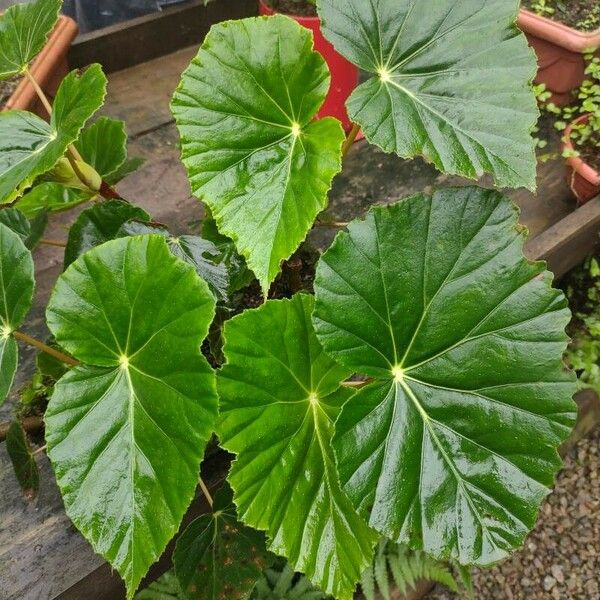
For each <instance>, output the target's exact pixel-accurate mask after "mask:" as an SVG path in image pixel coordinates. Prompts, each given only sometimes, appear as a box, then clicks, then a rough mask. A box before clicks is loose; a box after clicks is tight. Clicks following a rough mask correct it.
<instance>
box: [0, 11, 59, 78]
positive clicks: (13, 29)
mask: <svg viewBox="0 0 600 600" xmlns="http://www.w3.org/2000/svg"><path fill="white" fill-rule="evenodd" d="M61 5H62V0H33V2H29V3H20V4H15V5H14V6H10V7H9V8H8V9H7V10H6V11H5V12H3V13H2V14H0V80H3V79H9V78H11V77H13V76H14V75H18V74H20V73H23V71H24V70H25V68H26V67H27V66H28V65H29V63H30V62H31V61H32V60H33V59H34V58H35V57H36V56H37V54H38V53H39V52H40V50H41V49H42V48H43V47H44V44H45V43H46V39H47V38H48V35H49V34H50V32H51V31H52V30H53V29H54V25H55V24H56V21H57V19H58V11H59V10H60V7H61Z"/></svg>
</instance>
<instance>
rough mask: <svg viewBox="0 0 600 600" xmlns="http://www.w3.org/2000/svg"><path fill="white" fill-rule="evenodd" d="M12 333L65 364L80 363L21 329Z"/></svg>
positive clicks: (75, 365) (76, 364) (73, 364)
mask: <svg viewBox="0 0 600 600" xmlns="http://www.w3.org/2000/svg"><path fill="white" fill-rule="evenodd" d="M12 335H14V336H15V338H16V339H17V340H19V341H20V342H23V343H24V344H27V345H28V346H33V347H34V348H37V349H38V350H41V351H42V352H45V353H46V354H49V355H50V356H54V358H57V359H58V360H60V361H62V362H64V363H65V364H67V365H71V366H72V367H77V366H79V364H80V363H79V361H78V360H75V359H74V358H72V357H71V356H68V355H66V354H64V353H63V352H60V351H59V350H56V349H55V348H51V347H50V346H48V345H47V344H44V342H40V340H36V339H35V338H33V337H31V336H29V335H27V334H26V333H23V332H21V331H13V332H12Z"/></svg>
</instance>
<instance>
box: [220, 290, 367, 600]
mask: <svg viewBox="0 0 600 600" xmlns="http://www.w3.org/2000/svg"><path fill="white" fill-rule="evenodd" d="M312 308H313V299H312V297H311V296H305V295H298V296H296V297H295V298H294V299H293V300H284V301H269V302H267V303H266V304H265V305H263V306H262V307H261V308H259V309H257V310H252V311H247V312H245V313H243V314H241V315H239V316H237V317H234V318H233V319H232V320H231V321H228V322H227V323H226V324H225V335H224V337H225V340H226V343H225V349H224V353H225V357H226V359H227V363H226V365H225V366H224V367H223V368H222V369H221V371H220V372H219V376H218V389H219V397H220V409H221V415H220V418H219V426H218V432H219V437H220V440H221V442H222V444H223V446H224V447H225V448H226V449H227V450H229V451H231V452H234V453H236V454H237V458H236V460H235V462H234V463H233V466H232V469H231V473H230V475H229V481H230V483H231V486H232V487H233V490H234V493H235V503H236V506H237V507H238V513H239V516H240V519H241V520H242V521H243V522H244V523H246V524H247V525H250V526H251V527H254V528H257V529H262V530H266V531H267V534H268V536H269V540H270V549H271V550H272V551H273V552H275V553H276V554H281V555H284V556H286V557H287V558H288V560H289V561H290V564H291V565H292V566H293V568H294V569H295V570H298V571H302V572H303V573H306V575H307V576H308V577H309V578H310V579H311V580H312V581H313V582H314V583H315V584H316V585H318V586H319V587H320V588H322V589H323V590H324V591H327V592H328V593H331V594H333V595H334V596H335V597H336V598H338V599H339V600H346V599H349V598H352V594H353V592H354V587H355V584H356V582H357V581H358V580H359V578H360V575H361V573H362V571H363V570H364V569H365V567H366V566H368V565H369V563H370V560H371V558H372V555H373V545H374V543H375V541H376V536H375V535H374V534H373V532H371V531H370V530H369V529H368V528H367V526H366V525H365V523H364V522H363V520H362V519H361V518H360V517H359V516H358V515H357V514H356V512H355V511H354V509H353V508H352V506H351V504H350V502H349V500H348V498H347V496H346V495H345V494H344V492H342V490H341V488H340V485H339V482H338V476H337V472H336V468H335V464H334V459H333V451H332V447H331V437H332V435H333V422H334V420H335V418H336V417H337V415H338V413H339V410H340V407H341V406H342V404H343V403H344V402H345V401H346V400H347V399H348V397H349V396H350V395H351V393H350V392H349V391H348V390H347V389H344V388H340V382H341V381H343V380H344V379H345V378H346V376H347V375H348V373H349V371H348V370H347V369H345V368H343V367H340V366H339V365H337V364H336V363H335V362H333V361H332V360H331V359H330V358H329V357H327V355H326V354H325V353H324V352H323V349H322V348H321V346H320V344H319V343H318V341H317V338H316V336H315V334H314V331H313V329H312V325H311V321H310V314H311V311H312Z"/></svg>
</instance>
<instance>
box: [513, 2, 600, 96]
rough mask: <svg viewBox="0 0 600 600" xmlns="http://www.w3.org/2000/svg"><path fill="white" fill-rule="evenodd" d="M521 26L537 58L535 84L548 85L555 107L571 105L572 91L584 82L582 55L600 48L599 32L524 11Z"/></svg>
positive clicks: (520, 14)
mask: <svg viewBox="0 0 600 600" xmlns="http://www.w3.org/2000/svg"><path fill="white" fill-rule="evenodd" d="M518 25H519V27H520V28H521V29H522V30H523V31H524V32H525V34H526V36H527V39H528V40H529V43H530V45H531V46H532V47H533V49H534V50H535V53H536V55H537V58H538V64H539V70H538V74H537V77H536V80H535V82H536V83H544V84H546V88H547V89H548V90H549V91H551V92H552V101H553V102H554V103H555V104H557V105H559V106H563V105H565V104H569V102H571V101H572V100H573V96H572V91H573V90H576V89H577V88H579V86H580V85H581V83H582V82H583V79H584V71H585V60H584V58H583V55H584V54H585V53H586V52H587V51H589V50H593V49H594V48H600V29H598V30H597V31H594V32H591V33H583V32H581V31H577V30H576V29H573V28H572V27H568V26H567V25H563V24H562V23H559V22H557V21H552V20H551V19H546V18H545V17H540V16H538V15H536V14H535V13H533V12H531V11H529V10H525V9H523V8H522V9H521V11H520V13H519V20H518ZM598 55H599V56H600V51H599V53H598Z"/></svg>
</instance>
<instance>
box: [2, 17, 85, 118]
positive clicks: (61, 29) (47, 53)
mask: <svg viewBox="0 0 600 600" xmlns="http://www.w3.org/2000/svg"><path fill="white" fill-rule="evenodd" d="M76 35H77V23H75V21H73V19H70V18H69V17H65V16H60V17H59V20H58V23H57V24H56V27H55V28H54V31H53V32H52V33H51V34H50V36H49V38H48V41H47V42H46V45H45V46H44V48H43V49H42V51H41V52H40V53H39V55H38V56H37V58H36V59H35V60H34V61H33V63H32V65H31V73H32V75H33V76H34V77H35V79H36V81H37V82H38V83H39V84H40V86H41V88H42V89H43V90H44V92H45V93H46V94H47V95H48V96H49V97H50V98H53V97H54V96H55V95H56V91H57V90H58V86H59V85H60V82H61V81H62V80H63V78H64V77H65V75H66V74H67V73H68V72H69V67H68V64H67V52H68V51H69V48H70V47H71V43H72V42H73V40H74V39H75V36H76ZM9 109H12V110H29V111H32V112H34V113H36V114H38V115H40V116H41V117H45V116H46V112H45V110H44V107H43V106H42V104H41V102H40V101H39V99H38V97H37V95H36V93H35V90H34V89H33V87H32V86H31V84H30V83H29V82H28V81H27V80H26V79H23V80H22V81H21V83H19V85H18V86H17V89H16V90H15V91H14V92H13V94H12V96H11V97H10V98H9V99H8V101H7V102H6V104H5V105H4V106H3V107H2V110H9Z"/></svg>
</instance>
